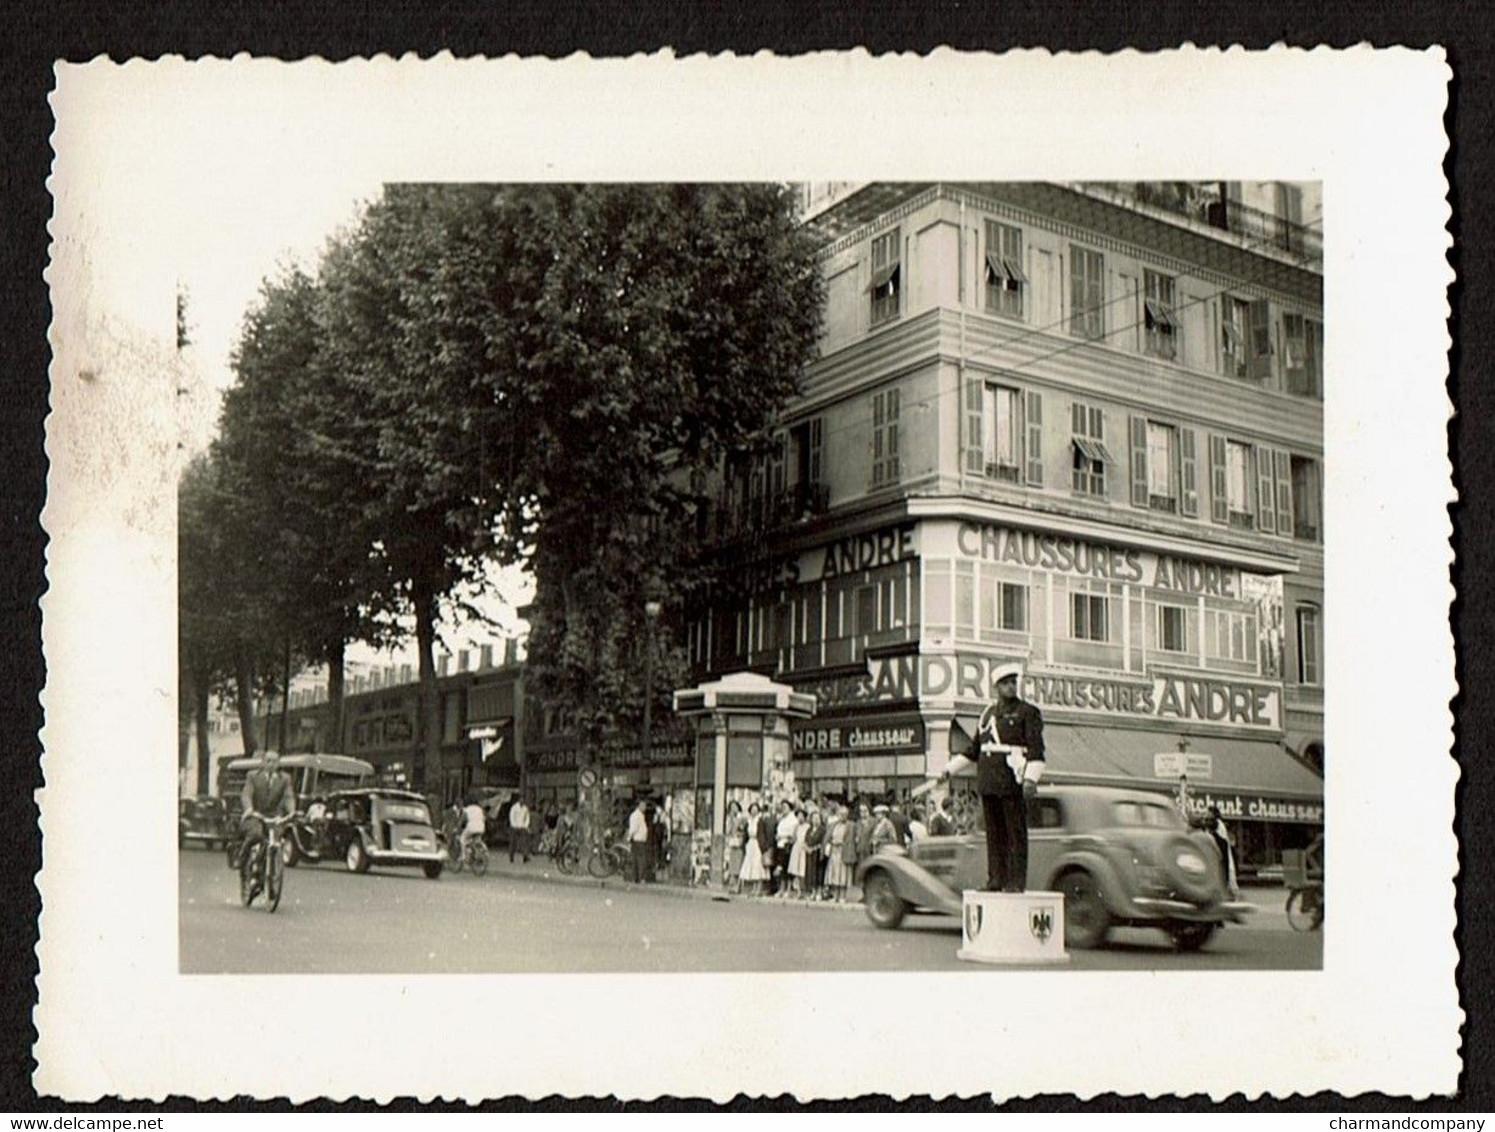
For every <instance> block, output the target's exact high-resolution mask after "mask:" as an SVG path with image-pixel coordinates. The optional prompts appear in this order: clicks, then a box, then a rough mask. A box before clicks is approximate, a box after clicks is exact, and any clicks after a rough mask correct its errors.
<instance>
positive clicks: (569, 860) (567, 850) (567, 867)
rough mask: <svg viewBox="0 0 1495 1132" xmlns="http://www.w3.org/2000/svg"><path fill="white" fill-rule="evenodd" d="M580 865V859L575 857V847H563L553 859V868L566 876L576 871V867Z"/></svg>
mask: <svg viewBox="0 0 1495 1132" xmlns="http://www.w3.org/2000/svg"><path fill="white" fill-rule="evenodd" d="M579 864H581V858H580V857H579V856H578V855H577V852H576V846H574V845H566V846H563V847H562V849H561V851H560V853H559V854H558V855H557V857H556V859H555V867H556V868H558V869H560V870H561V872H562V873H564V874H565V875H566V876H570V875H571V874H572V873H574V872H575V871H576V866H577V865H579Z"/></svg>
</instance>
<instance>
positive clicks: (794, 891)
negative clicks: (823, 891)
mask: <svg viewBox="0 0 1495 1132" xmlns="http://www.w3.org/2000/svg"><path fill="white" fill-rule="evenodd" d="M794 816H795V819H796V821H797V824H796V825H795V827H794V841H793V843H792V844H791V845H790V846H789V898H790V899H791V900H792V899H794V898H795V897H798V896H802V895H803V894H804V887H805V857H806V847H805V837H806V836H807V835H808V834H809V832H810V825H809V823H808V822H807V821H805V812H804V810H802V809H800V808H799V807H798V806H796V807H795V808H794Z"/></svg>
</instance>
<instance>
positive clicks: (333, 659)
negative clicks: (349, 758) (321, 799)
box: [323, 636, 347, 755]
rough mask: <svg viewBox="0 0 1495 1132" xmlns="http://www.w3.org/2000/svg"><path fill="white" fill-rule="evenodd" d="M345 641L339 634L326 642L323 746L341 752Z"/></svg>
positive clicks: (328, 749)
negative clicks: (325, 706)
mask: <svg viewBox="0 0 1495 1132" xmlns="http://www.w3.org/2000/svg"><path fill="white" fill-rule="evenodd" d="M346 648H347V642H346V641H344V640H343V639H342V637H341V636H337V637H334V638H332V639H330V640H329V641H328V642H327V736H326V738H325V739H324V740H323V748H324V749H325V750H327V751H329V752H331V753H332V754H335V755H340V754H342V753H343V657H344V652H345V650H346Z"/></svg>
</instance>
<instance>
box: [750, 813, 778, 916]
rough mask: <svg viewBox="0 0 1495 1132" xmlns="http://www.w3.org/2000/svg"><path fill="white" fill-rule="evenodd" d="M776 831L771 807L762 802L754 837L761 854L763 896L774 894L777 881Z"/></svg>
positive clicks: (776, 824) (776, 825) (776, 826)
mask: <svg viewBox="0 0 1495 1132" xmlns="http://www.w3.org/2000/svg"><path fill="white" fill-rule="evenodd" d="M777 829H778V822H777V821H775V820H774V816H773V807H772V806H770V805H769V804H768V803H767V802H764V803H763V808H762V809H761V810H760V811H759V812H758V826H757V831H756V834H755V836H756V837H757V838H758V849H759V851H760V852H761V853H762V854H763V895H764V896H772V895H773V894H774V889H775V887H776V884H777V880H778V876H777V873H776V872H775V866H777V865H778V863H779V862H778V860H777V859H776V858H777V856H778V854H777V852H776V848H777V846H776V844H775V837H774V834H775V831H776V830H777Z"/></svg>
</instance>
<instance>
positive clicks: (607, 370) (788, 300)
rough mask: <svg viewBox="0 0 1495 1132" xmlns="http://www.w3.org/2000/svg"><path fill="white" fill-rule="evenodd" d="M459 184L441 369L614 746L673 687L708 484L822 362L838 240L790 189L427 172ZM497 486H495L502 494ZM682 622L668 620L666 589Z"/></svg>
mask: <svg viewBox="0 0 1495 1132" xmlns="http://www.w3.org/2000/svg"><path fill="white" fill-rule="evenodd" d="M407 194H408V195H409V196H410V197H412V198H415V199H420V200H423V201H427V202H429V201H430V200H431V198H432V197H433V196H435V197H444V198H445V200H444V202H443V203H442V204H441V205H429V204H428V207H431V208H438V207H439V208H443V209H444V216H445V220H444V223H443V225H442V227H443V229H444V238H443V247H442V251H441V254H439V255H436V256H433V257H432V258H430V259H429V260H427V261H426V262H425V263H424V264H423V274H422V276H421V280H420V287H419V289H418V295H417V297H416V298H415V299H413V300H412V301H411V303H410V307H409V311H410V313H411V314H412V315H413V316H415V318H416V320H417V323H416V326H415V327H414V328H413V330H414V333H413V334H412V337H413V338H414V339H415V340H418V341H421V342H423V343H424V344H425V357H424V358H423V366H424V371H425V372H426V373H428V374H429V375H430V377H431V380H432V382H433V383H434V384H435V385H436V386H437V387H439V388H441V389H442V390H443V391H444V392H443V396H446V397H451V398H452V399H454V400H455V399H459V398H461V397H463V395H464V394H465V395H466V396H467V397H468V398H469V400H468V402H467V403H468V404H469V405H470V406H471V412H473V413H474V414H475V419H474V420H472V421H471V422H470V423H469V422H464V426H465V427H467V428H475V429H478V430H480V433H481V436H482V437H483V438H484V444H483V449H484V451H485V453H486V454H487V463H488V467H487V469H486V477H485V478H486V481H487V482H485V483H484V485H483V494H482V495H481V496H480V498H479V499H478V500H477V503H478V505H479V506H482V507H487V508H488V509H489V510H490V511H491V514H492V516H493V519H492V523H491V527H490V528H489V532H488V533H489V534H490V535H491V537H492V540H493V541H492V547H491V550H492V553H494V554H495V556H496V557H498V558H499V559H501V560H504V561H514V560H525V561H527V562H528V563H529V565H530V567H531V569H532V570H533V572H534V575H535V579H536V597H535V601H534V603H533V605H532V606H531V608H530V610H529V617H530V623H531V636H530V648H529V657H530V660H529V666H530V675H531V678H532V679H533V680H534V682H535V685H536V686H537V687H538V689H539V691H540V693H541V694H542V695H543V696H545V697H546V698H547V699H548V700H550V701H551V702H553V703H555V704H556V705H557V706H560V707H563V708H565V709H568V710H570V711H571V712H573V713H574V715H575V718H576V720H577V723H578V727H579V729H580V731H581V733H582V735H583V737H584V738H585V739H586V740H588V741H589V742H590V743H592V744H596V743H598V742H599V741H600V740H601V738H602V736H603V735H604V734H607V733H609V732H612V731H616V730H632V729H634V728H636V727H637V725H638V722H639V718H640V716H641V714H642V706H643V703H642V701H643V694H642V687H641V685H642V675H641V674H642V670H643V664H642V653H641V649H642V648H644V647H652V648H654V649H655V650H656V655H655V656H654V658H653V661H654V663H653V669H654V673H655V675H656V684H655V690H656V694H657V695H658V696H659V698H660V701H661V703H662V702H663V700H664V697H665V695H666V693H667V692H668V690H669V689H670V688H671V687H672V686H674V685H675V683H677V682H678V681H679V680H680V679H682V678H683V677H684V675H685V672H686V670H687V665H686V663H685V657H684V656H683V653H682V650H681V649H680V647H679V645H678V642H677V634H674V633H671V632H669V631H668V630H669V628H670V626H671V624H673V625H675V626H678V619H679V616H680V614H681V611H682V609H683V608H684V605H685V603H686V602H687V601H688V600H690V598H691V597H692V593H691V590H692V587H693V586H697V585H701V584H703V583H704V582H705V581H706V577H707V576H706V573H705V572H704V571H703V570H702V568H701V565H702V564H701V563H700V562H699V561H698V560H697V557H696V550H697V546H696V541H695V539H694V537H693V535H692V533H691V532H692V527H693V525H694V524H693V517H694V514H695V511H696V509H697V508H699V507H700V506H701V505H702V503H703V502H704V501H703V500H701V499H700V498H699V497H698V496H697V494H696V493H695V492H694V491H693V490H692V485H693V484H694V483H698V482H699V477H700V475H701V474H702V473H704V472H706V471H708V470H710V469H712V468H714V467H716V466H717V465H718V464H719V463H720V462H721V461H722V459H723V458H725V457H727V456H730V455H733V454H736V453H741V452H743V451H745V450H747V449H749V448H751V447H753V446H754V445H755V444H758V443H761V441H762V439H763V437H764V435H765V432H766V430H767V428H768V426H769V425H770V424H771V421H772V418H773V415H774V413H775V412H776V411H777V410H778V408H779V407H780V406H781V405H783V404H784V403H785V401H787V400H788V398H789V397H790V396H791V395H792V394H793V393H794V392H795V390H796V388H797V382H798V379H799V376H800V374H801V372H802V370H803V368H804V366H805V365H806V364H807V363H808V361H809V360H810V358H811V357H812V352H813V350H814V343H815V338H816V333H817V331H818V320H819V317H820V310H821V298H822V293H821V282H820V276H819V272H818V270H817V265H816V249H815V247H814V245H813V243H812V242H811V240H810V239H809V237H808V236H807V234H806V233H804V231H803V230H802V229H801V228H800V226H799V225H798V223H797V220H796V216H795V209H794V199H793V194H792V193H791V192H789V191H788V190H787V189H785V188H783V187H780V186H773V185H662V186H661V185H586V186H571V185H557V186H513V187H503V188H497V189H488V190H476V189H472V188H462V189H460V190H447V189H439V188H438V189H433V188H430V187H414V188H409V189H404V190H400V195H407ZM490 494H491V498H489V495H490ZM650 599H654V600H660V601H662V602H663V603H664V605H665V608H666V611H667V619H668V620H667V622H666V624H665V625H664V626H661V628H662V629H665V630H666V631H665V632H661V633H659V634H658V635H653V634H650V633H648V632H647V631H646V625H645V622H644V604H645V601H646V600H650Z"/></svg>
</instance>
